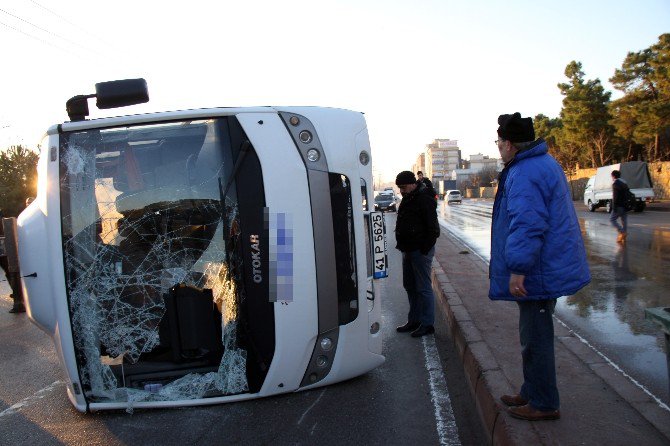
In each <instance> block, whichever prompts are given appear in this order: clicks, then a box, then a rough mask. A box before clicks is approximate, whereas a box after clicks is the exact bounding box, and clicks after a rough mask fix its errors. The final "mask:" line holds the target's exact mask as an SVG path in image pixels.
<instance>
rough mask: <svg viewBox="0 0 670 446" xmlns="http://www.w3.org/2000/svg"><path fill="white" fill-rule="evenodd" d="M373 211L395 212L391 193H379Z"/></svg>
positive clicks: (393, 197)
mask: <svg viewBox="0 0 670 446" xmlns="http://www.w3.org/2000/svg"><path fill="white" fill-rule="evenodd" d="M375 211H393V212H395V211H396V204H395V196H394V195H393V192H386V191H384V192H380V193H379V194H377V196H376V197H375Z"/></svg>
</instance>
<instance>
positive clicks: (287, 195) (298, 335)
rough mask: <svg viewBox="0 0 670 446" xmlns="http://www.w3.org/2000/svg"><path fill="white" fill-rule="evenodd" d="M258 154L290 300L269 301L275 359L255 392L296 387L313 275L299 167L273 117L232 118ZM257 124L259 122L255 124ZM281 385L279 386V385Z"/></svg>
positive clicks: (305, 354) (309, 334) (310, 315)
mask: <svg viewBox="0 0 670 446" xmlns="http://www.w3.org/2000/svg"><path fill="white" fill-rule="evenodd" d="M237 119H238V120H239V122H240V124H241V125H242V127H243V128H244V130H245V132H246V134H247V136H248V137H249V139H250V140H251V142H252V144H253V146H254V147H255V149H256V151H257V152H258V154H259V160H260V163H261V167H262V169H263V176H264V180H265V184H266V185H268V187H266V189H265V198H266V202H267V206H268V209H269V212H271V213H284V214H285V215H286V216H287V217H288V220H289V221H290V222H291V224H292V227H291V228H290V229H291V231H292V235H293V273H294V275H295V277H300V278H301V280H300V281H294V282H293V291H294V292H293V301H284V302H277V303H275V333H276V343H275V358H274V359H273V361H272V365H271V366H270V371H269V373H268V377H267V378H266V380H265V383H264V384H263V388H262V389H261V394H266V393H268V394H270V393H273V392H277V391H278V389H283V390H284V391H291V390H295V389H297V388H298V386H299V385H300V379H301V378H302V376H297V375H296V373H295V370H296V369H298V370H304V369H305V367H306V366H307V362H308V361H309V353H311V351H312V349H313V348H314V341H315V339H316V334H317V318H316V315H317V301H316V280H315V277H316V271H315V265H314V240H313V238H312V216H311V213H310V209H309V206H305V203H309V188H308V184H307V175H306V171H305V167H304V164H303V162H302V159H301V158H300V155H299V154H298V152H297V150H296V148H295V144H294V143H293V140H291V138H290V136H289V135H288V133H287V132H286V129H285V127H284V124H283V123H282V121H281V119H279V116H278V115H277V114H276V113H244V114H239V115H237ZM259 122H262V124H259ZM280 384H282V387H281V388H280V387H279V385H280Z"/></svg>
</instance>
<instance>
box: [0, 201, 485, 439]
mask: <svg viewBox="0 0 670 446" xmlns="http://www.w3.org/2000/svg"><path fill="white" fill-rule="evenodd" d="M387 215H388V220H387V226H388V228H389V248H390V249H389V254H390V275H389V278H387V279H384V280H382V281H378V282H377V283H378V284H379V285H380V286H381V288H382V292H383V296H384V297H383V299H384V302H383V306H382V309H383V312H382V313H383V328H382V330H383V331H384V355H385V356H386V362H385V363H384V364H383V365H382V366H380V367H379V368H377V369H375V370H373V371H372V372H370V373H368V374H366V375H364V376H361V377H358V378H355V379H352V380H350V381H347V382H344V383H340V384H337V385H333V386H328V387H324V388H320V389H315V390H312V391H306V392H299V393H294V394H287V395H281V396H277V397H272V398H265V399H258V400H253V401H247V402H239V403H231V404H223V405H217V406H206V407H187V408H179V409H153V410H136V411H135V412H134V413H132V414H129V413H126V412H124V411H116V412H98V413H93V414H81V413H79V412H77V411H76V410H75V409H74V408H73V407H72V406H71V404H70V403H69V401H68V400H67V396H66V393H65V384H64V381H63V375H62V374H61V371H60V364H59V362H58V359H57V357H56V354H55V351H54V346H53V344H52V342H51V339H50V338H49V337H48V336H46V335H45V334H44V333H42V332H41V331H40V330H39V329H37V327H36V326H34V325H32V324H31V323H30V322H29V321H28V319H27V317H26V316H25V314H24V315H12V314H8V313H7V311H8V310H9V308H10V307H11V301H10V300H9V298H8V297H7V294H8V292H9V291H8V289H7V287H6V284H3V285H2V286H3V288H2V289H0V293H1V294H2V295H3V296H4V297H2V298H0V339H1V341H0V356H1V357H2V361H1V362H0V443H1V444H11V445H13V446H19V445H35V444H39V445H62V444H67V445H70V444H71V445H79V444H81V445H83V444H86V445H124V444H133V445H135V444H142V445H153V444H156V445H183V444H259V445H264V444H273V445H288V444H291V445H307V444H320V445H340V444H354V443H355V444H361V443H363V444H369V445H377V444H379V445H382V444H384V445H401V444H403V445H404V444H421V445H433V444H454V445H456V444H463V445H479V444H484V438H485V436H484V435H483V433H482V432H481V425H480V421H479V418H478V416H477V414H476V409H475V408H474V405H473V404H472V399H471V396H470V394H469V391H468V388H467V385H466V383H465V378H464V376H463V372H462V365H461V364H460V362H459V359H458V356H457V354H456V353H455V352H454V350H453V346H452V344H451V341H450V340H449V339H448V338H447V335H446V333H447V330H446V328H445V325H444V321H440V320H438V321H437V322H436V329H437V332H436V336H435V337H434V338H433V337H426V338H423V339H414V338H411V337H410V336H409V335H405V334H403V335H400V334H398V333H396V332H395V327H396V326H397V325H400V324H402V323H404V322H405V317H406V312H407V300H406V295H405V292H404V290H403V289H402V280H401V267H400V255H399V253H398V252H397V251H396V250H395V249H393V246H395V244H394V243H393V232H392V228H393V227H394V225H395V214H387Z"/></svg>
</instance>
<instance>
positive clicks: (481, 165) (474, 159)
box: [470, 153, 502, 172]
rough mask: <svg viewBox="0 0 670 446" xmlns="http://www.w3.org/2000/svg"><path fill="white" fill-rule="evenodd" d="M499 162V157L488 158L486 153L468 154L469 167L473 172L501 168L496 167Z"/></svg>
mask: <svg viewBox="0 0 670 446" xmlns="http://www.w3.org/2000/svg"><path fill="white" fill-rule="evenodd" d="M501 162H502V160H501V159H498V158H489V156H488V155H482V154H481V153H477V154H475V155H470V169H472V170H473V171H474V172H479V171H481V170H487V169H495V170H501V169H499V168H498V167H499V166H500V165H501V164H500V163H501Z"/></svg>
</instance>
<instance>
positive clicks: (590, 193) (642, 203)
mask: <svg viewBox="0 0 670 446" xmlns="http://www.w3.org/2000/svg"><path fill="white" fill-rule="evenodd" d="M613 170H618V171H620V172H621V179H622V180H623V181H624V182H625V183H626V184H627V185H628V187H629V188H630V191H631V192H632V193H634V194H635V198H636V199H637V206H635V209H634V210H635V212H642V211H643V210H644V208H645V207H646V204H647V202H649V201H651V200H652V199H653V198H654V189H653V184H652V182H651V176H650V175H649V169H648V168H647V163H645V162H644V161H628V162H624V163H619V164H612V165H610V166H603V167H599V168H598V170H597V171H596V174H595V175H594V176H592V177H591V178H589V181H588V183H586V188H585V189H584V204H585V205H586V206H587V207H588V208H589V211H591V212H594V211H595V210H596V209H597V208H599V207H605V209H606V211H607V212H608V213H609V212H611V211H612V171H613Z"/></svg>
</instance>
